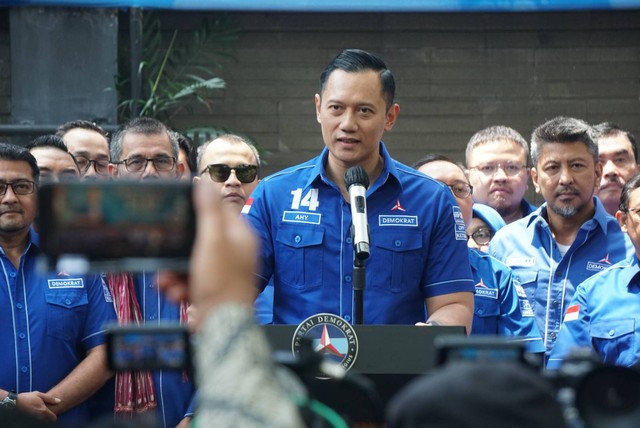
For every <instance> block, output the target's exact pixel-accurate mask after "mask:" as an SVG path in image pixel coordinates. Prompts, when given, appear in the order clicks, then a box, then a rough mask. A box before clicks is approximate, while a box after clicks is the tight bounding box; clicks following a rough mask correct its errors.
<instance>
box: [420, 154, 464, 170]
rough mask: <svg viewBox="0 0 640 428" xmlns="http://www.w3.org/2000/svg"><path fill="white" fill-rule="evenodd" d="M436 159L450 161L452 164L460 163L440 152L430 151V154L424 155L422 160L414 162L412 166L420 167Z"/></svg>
mask: <svg viewBox="0 0 640 428" xmlns="http://www.w3.org/2000/svg"><path fill="white" fill-rule="evenodd" d="M435 161H444V162H450V163H452V164H455V165H458V164H457V163H456V162H455V161H454V160H453V159H451V158H448V157H447V156H445V155H441V154H439V153H429V154H428V155H426V156H424V157H423V158H421V159H420V160H418V161H416V162H414V163H413V165H411V167H412V168H414V169H418V168H420V167H421V166H422V165H426V164H428V163H431V162H435ZM458 166H459V165H458Z"/></svg>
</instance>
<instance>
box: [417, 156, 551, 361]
mask: <svg viewBox="0 0 640 428" xmlns="http://www.w3.org/2000/svg"><path fill="white" fill-rule="evenodd" d="M413 166H414V168H416V169H418V171H420V172H422V173H424V174H426V175H428V176H430V177H433V178H435V179H436V180H439V181H441V182H442V183H444V184H445V185H446V186H447V187H448V188H449V189H451V192H452V193H453V196H455V198H456V201H457V202H458V205H459V206H460V210H461V211H462V216H463V218H464V222H465V225H466V226H467V227H468V226H469V225H470V224H471V221H472V217H473V213H472V210H473V206H474V203H473V199H472V198H471V195H472V193H473V190H474V188H473V187H472V186H471V184H469V179H468V178H467V176H466V174H465V172H464V170H463V169H462V168H461V167H460V166H459V165H458V164H456V163H455V162H453V161H452V160H451V159H449V158H447V157H446V156H442V155H437V154H431V155H428V156H425V157H424V158H422V159H421V160H419V161H418V162H416V163H415V164H414V165H413ZM485 207H486V206H485ZM486 208H488V207H486ZM488 209H490V208H488ZM496 215H498V213H496ZM467 236H468V239H469V240H471V239H474V238H473V237H471V236H470V235H467ZM475 239H479V240H481V238H480V237H478V236H476V238H475ZM469 262H470V263H471V272H472V273H473V279H474V281H475V296H474V316H473V324H472V327H471V334H472V335H500V336H508V337H511V338H513V337H518V338H519V339H520V340H522V341H523V342H525V343H526V345H527V349H528V350H529V352H535V353H543V352H544V346H543V345H542V339H541V337H540V332H539V330H538V327H537V325H536V322H535V317H534V315H533V310H532V309H531V305H530V304H529V301H528V300H527V298H526V296H525V292H524V289H523V288H522V287H521V286H520V285H518V284H517V283H515V282H514V281H513V277H512V273H511V269H509V268H508V267H507V266H505V265H504V264H503V263H501V262H499V261H498V260H496V259H494V258H493V257H491V256H489V255H488V254H486V253H484V252H481V251H479V250H477V249H475V248H469Z"/></svg>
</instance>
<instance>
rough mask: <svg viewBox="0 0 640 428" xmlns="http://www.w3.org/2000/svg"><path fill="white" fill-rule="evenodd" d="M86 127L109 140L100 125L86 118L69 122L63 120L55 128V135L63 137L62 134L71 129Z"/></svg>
mask: <svg viewBox="0 0 640 428" xmlns="http://www.w3.org/2000/svg"><path fill="white" fill-rule="evenodd" d="M78 128H80V129H88V130H91V131H95V132H97V133H98V134H100V135H102V136H103V137H104V138H105V139H106V140H107V142H109V134H108V133H107V131H105V130H104V129H103V128H102V127H101V126H100V125H98V124H97V123H95V122H90V121H88V120H72V121H70V122H65V123H63V124H62V125H60V126H58V129H56V135H57V136H58V137H64V134H66V133H67V132H69V131H71V130H72V129H78Z"/></svg>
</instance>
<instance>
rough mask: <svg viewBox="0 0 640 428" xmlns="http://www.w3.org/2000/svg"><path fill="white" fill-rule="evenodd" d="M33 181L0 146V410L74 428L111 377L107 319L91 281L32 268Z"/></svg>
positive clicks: (95, 279) (35, 250) (104, 295)
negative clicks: (12, 409)
mask: <svg viewBox="0 0 640 428" xmlns="http://www.w3.org/2000/svg"><path fill="white" fill-rule="evenodd" d="M38 181H39V169H38V166H37V163H36V160H35V158H34V157H33V156H32V155H31V154H30V153H29V151H28V150H27V149H25V148H22V147H18V146H14V145H10V144H4V143H0V247H1V249H0V272H1V273H0V325H1V326H2V328H1V329H0V349H1V350H2V365H1V366H0V405H2V406H3V407H17V408H18V409H20V410H22V411H25V412H28V413H31V414H33V415H36V416H37V417H39V418H41V419H44V420H47V421H49V422H54V421H56V420H57V421H58V422H60V423H66V424H71V423H73V424H74V425H78V426H80V425H83V424H86V423H87V422H88V420H89V409H88V406H87V404H86V402H85V400H86V399H87V398H88V397H90V396H91V395H92V394H94V393H95V392H96V391H97V390H98V389H99V388H100V387H101V386H102V385H103V384H104V382H105V381H106V380H107V379H108V378H109V377H111V376H112V373H110V372H109V371H108V370H107V367H106V364H105V360H106V347H105V344H104V343H105V339H104V335H103V326H104V324H105V323H108V322H113V320H114V319H115V314H114V312H113V306H112V303H111V295H110V294H109V292H108V290H106V286H104V284H103V282H102V281H101V279H100V277H99V276H78V275H74V276H70V275H67V274H65V273H58V274H55V273H49V274H43V273H41V272H40V270H39V269H38V267H37V264H38V258H39V257H40V256H41V252H40V249H39V246H38V237H37V234H36V233H35V232H34V231H33V229H32V227H31V226H32V223H33V220H34V217H35V214H36V208H37V187H38Z"/></svg>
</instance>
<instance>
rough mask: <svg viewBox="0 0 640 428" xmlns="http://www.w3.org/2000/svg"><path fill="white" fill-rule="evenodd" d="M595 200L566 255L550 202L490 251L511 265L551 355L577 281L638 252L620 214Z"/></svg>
mask: <svg viewBox="0 0 640 428" xmlns="http://www.w3.org/2000/svg"><path fill="white" fill-rule="evenodd" d="M594 203H595V214H594V216H593V217H592V218H591V219H589V220H587V221H586V222H585V223H584V224H583V225H582V226H580V229H579V230H578V233H577V235H576V238H575V240H574V242H573V244H572V245H571V247H570V248H569V250H568V251H567V253H566V254H565V255H564V257H563V256H562V255H561V254H560V249H559V248H558V245H557V243H556V241H555V240H554V239H553V236H552V234H551V230H550V229H549V225H548V223H547V220H546V216H547V214H546V209H547V208H546V204H543V205H542V206H541V207H540V208H538V209H537V210H536V211H534V212H533V213H532V214H530V215H529V216H527V217H525V218H522V219H520V220H517V221H515V222H513V223H511V224H508V225H507V226H505V227H503V228H502V229H501V230H499V231H498V232H497V233H496V235H495V236H494V237H493V239H492V240H491V244H489V254H491V255H492V256H494V257H496V258H497V259H499V260H501V261H502V262H504V263H505V264H506V265H507V266H509V267H510V268H511V269H512V270H513V274H514V277H515V278H516V279H517V280H518V281H519V282H520V285H522V287H523V288H524V290H525V292H526V294H527V298H528V300H529V302H530V303H531V306H532V307H533V311H534V313H535V316H536V321H537V323H538V329H539V330H540V333H541V334H542V335H543V340H544V343H545V348H546V352H547V354H548V353H549V351H550V350H551V348H553V345H554V343H555V341H556V339H557V335H558V331H559V330H560V324H561V323H562V318H563V317H564V313H565V311H566V309H567V306H568V304H569V301H570V300H571V298H572V297H573V293H574V292H575V289H576V287H577V286H578V284H580V283H581V282H582V281H584V280H585V279H587V278H589V277H590V276H592V275H594V274H596V273H598V272H600V271H602V270H604V269H606V268H608V267H609V266H611V265H612V264H614V263H617V262H618V261H621V260H624V259H625V258H626V257H627V256H629V255H631V254H633V253H634V250H633V246H632V245H631V241H629V239H628V237H627V235H626V234H624V233H622V231H621V230H620V226H618V222H617V221H616V220H615V218H613V217H612V216H610V215H609V214H607V212H606V211H605V209H604V207H603V206H602V203H601V202H600V201H599V200H598V199H597V198H594Z"/></svg>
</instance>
